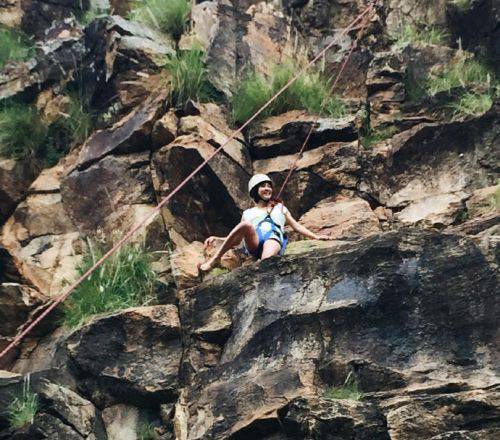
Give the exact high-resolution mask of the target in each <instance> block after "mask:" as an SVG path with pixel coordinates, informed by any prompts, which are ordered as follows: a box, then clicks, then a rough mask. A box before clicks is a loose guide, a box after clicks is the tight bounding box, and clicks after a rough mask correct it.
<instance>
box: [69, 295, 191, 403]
mask: <svg viewBox="0 0 500 440" xmlns="http://www.w3.org/2000/svg"><path fill="white" fill-rule="evenodd" d="M65 346H66V349H67V351H68V355H69V358H70V359H71V362H72V365H73V367H74V373H75V375H76V377H77V379H78V386H79V389H80V390H81V392H82V393H84V394H85V395H88V396H91V400H92V401H93V402H96V403H97V405H98V406H99V407H101V408H102V407H104V406H109V405H112V404H114V403H129V404H135V405H139V406H152V405H153V404H154V403H156V404H158V403H162V402H172V401H175V399H176V397H177V387H178V370H179V365H180V361H181V357H182V343H181V329H180V322H179V316H178V313H177V308H176V307H175V306H173V305H159V306H147V307H138V308H132V309H127V310H124V311H121V312H118V313H115V314H113V315H110V316H106V317H101V318H97V319H94V320H92V321H91V322H90V323H88V324H86V325H85V326H83V327H82V328H80V329H78V330H76V331H75V332H73V334H71V335H70V336H69V338H68V339H67V341H66V344H65Z"/></svg>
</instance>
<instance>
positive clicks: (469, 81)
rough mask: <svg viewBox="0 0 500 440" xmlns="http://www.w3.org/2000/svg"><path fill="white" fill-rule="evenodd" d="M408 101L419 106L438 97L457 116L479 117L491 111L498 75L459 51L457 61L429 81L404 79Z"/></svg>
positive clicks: (435, 72) (425, 79) (496, 91)
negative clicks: (425, 99) (427, 98)
mask: <svg viewBox="0 0 500 440" xmlns="http://www.w3.org/2000/svg"><path fill="white" fill-rule="evenodd" d="M405 88H406V93H407V99H408V101H410V102H413V103H418V102H419V101H421V100H422V99H424V98H425V97H436V96H437V97H438V98H439V100H438V102H439V105H441V106H442V107H444V108H449V109H452V110H454V114H455V116H460V115H471V116H480V115H481V114H483V113H485V112H486V111H488V110H489V109H490V107H491V105H492V104H493V98H494V96H495V94H498V83H497V80H496V77H495V73H494V72H493V71H492V70H491V69H490V68H489V67H488V66H487V65H486V64H485V63H484V62H482V61H480V60H478V59H476V58H475V57H474V56H473V55H472V54H471V53H468V52H466V51H463V50H460V51H459V52H458V53H457V55H456V56H455V58H454V59H453V60H452V61H451V62H450V63H449V64H448V65H445V66H443V67H441V68H440V69H439V70H437V69H435V70H431V72H430V73H429V75H428V76H427V78H423V79H416V80H411V79H410V78H409V77H407V78H406V79H405Z"/></svg>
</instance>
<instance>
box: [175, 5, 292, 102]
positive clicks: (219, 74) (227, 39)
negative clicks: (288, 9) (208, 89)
mask: <svg viewBox="0 0 500 440" xmlns="http://www.w3.org/2000/svg"><path fill="white" fill-rule="evenodd" d="M191 18H192V20H193V23H194V24H193V33H192V35H189V36H184V37H183V39H182V40H181V42H180V46H181V47H182V48H185V49H186V48H189V47H190V46H191V45H192V44H193V42H195V44H196V43H198V44H201V46H202V47H203V48H204V49H205V51H206V58H207V66H208V77H209V80H210V81H211V82H212V83H213V84H214V85H215V87H216V88H218V89H219V90H220V91H222V92H223V93H225V94H226V95H229V96H231V95H232V93H233V91H234V89H235V87H236V86H237V84H238V78H240V77H241V75H243V74H244V73H245V69H248V68H249V67H250V68H253V69H255V70H256V71H257V72H260V73H264V74H268V73H270V70H271V69H272V68H273V63H269V60H274V61H275V62H276V63H279V62H280V60H284V59H286V57H287V56H288V55H291V54H292V52H293V42H292V39H290V38H289V35H290V26H289V24H288V21H287V19H286V18H285V17H284V15H283V13H282V12H281V11H280V10H279V8H278V7H277V6H276V5H274V4H273V3H268V2H260V3H257V4H254V5H250V4H249V3H248V2H243V3H234V2H230V1H228V0H222V1H206V2H201V3H199V4H197V5H195V6H194V8H193V14H192V17H191Z"/></svg>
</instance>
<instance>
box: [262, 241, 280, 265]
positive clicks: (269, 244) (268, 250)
mask: <svg viewBox="0 0 500 440" xmlns="http://www.w3.org/2000/svg"><path fill="white" fill-rule="evenodd" d="M280 250H281V245H280V244H279V243H278V242H277V241H276V240H266V241H265V242H264V246H263V248H262V257H260V258H261V260H265V259H266V258H270V257H274V256H275V255H278V254H279V253H280Z"/></svg>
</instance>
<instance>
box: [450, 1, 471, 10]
mask: <svg viewBox="0 0 500 440" xmlns="http://www.w3.org/2000/svg"><path fill="white" fill-rule="evenodd" d="M450 3H451V4H452V5H453V6H455V7H456V8H457V9H458V10H459V11H462V12H465V11H468V10H469V9H470V8H471V0H451V1H450Z"/></svg>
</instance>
